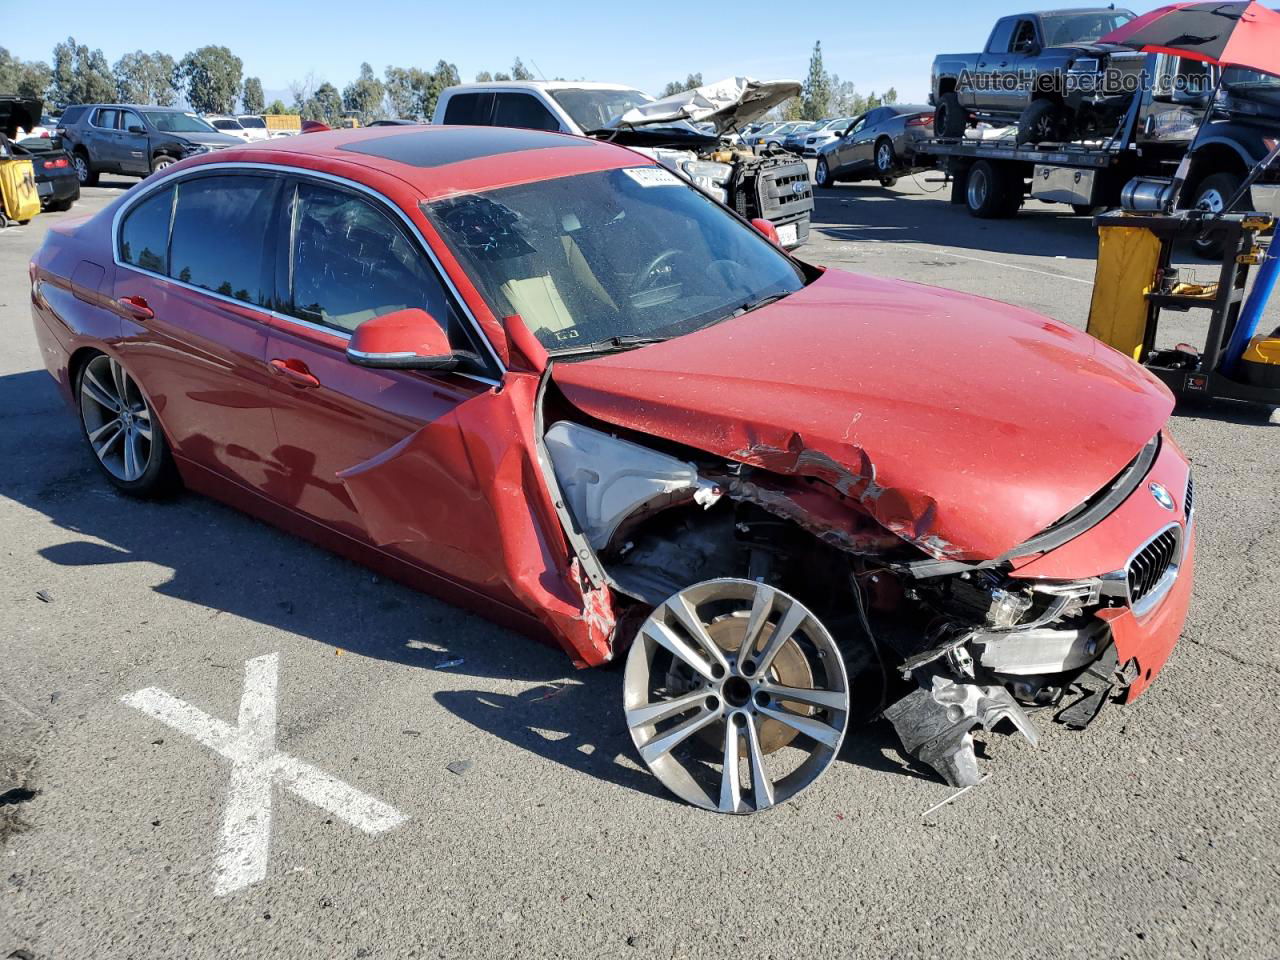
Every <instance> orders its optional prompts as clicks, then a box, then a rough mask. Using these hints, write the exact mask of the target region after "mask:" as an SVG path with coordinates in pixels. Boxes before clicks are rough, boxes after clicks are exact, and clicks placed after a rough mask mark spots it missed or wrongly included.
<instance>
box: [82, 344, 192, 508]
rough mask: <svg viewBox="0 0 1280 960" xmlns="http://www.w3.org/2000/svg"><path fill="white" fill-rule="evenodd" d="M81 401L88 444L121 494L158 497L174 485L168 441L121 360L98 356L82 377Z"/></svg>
mask: <svg viewBox="0 0 1280 960" xmlns="http://www.w3.org/2000/svg"><path fill="white" fill-rule="evenodd" d="M77 397H78V400H79V404H80V422H81V425H82V426H83V427H84V436H85V440H86V441H87V442H88V444H89V448H90V449H91V450H92V451H93V455H94V456H95V457H96V458H97V460H98V465H99V466H100V467H101V468H102V470H103V472H104V473H105V474H106V475H107V479H108V480H110V481H111V482H112V484H114V485H115V486H116V487H117V488H118V489H119V490H122V491H124V492H125V493H130V494H134V495H137V496H154V495H156V494H159V493H162V492H164V491H165V490H166V489H168V488H169V487H170V486H172V484H173V480H174V475H175V474H174V468H173V461H172V458H171V457H170V456H169V448H168V445H167V444H166V443H165V439H164V435H163V434H162V433H161V432H160V429H159V427H158V426H157V425H156V424H155V418H154V417H153V416H152V414H151V406H150V404H148V403H147V398H146V397H145V396H143V393H142V391H141V390H140V389H139V387H138V384H137V382H136V381H135V380H134V379H133V377H131V376H130V375H129V372H128V371H127V370H125V368H124V366H123V365H122V364H121V363H120V361H119V360H116V359H115V358H114V357H108V356H106V355H105V354H98V355H97V356H96V357H94V358H93V359H92V360H90V361H89V362H88V363H86V364H85V365H84V368H83V369H82V370H81V371H80V378H79V390H78V391H77Z"/></svg>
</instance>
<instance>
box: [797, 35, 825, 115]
mask: <svg viewBox="0 0 1280 960" xmlns="http://www.w3.org/2000/svg"><path fill="white" fill-rule="evenodd" d="M800 101H801V108H800V116H801V119H804V120H821V119H822V118H823V117H825V116H826V115H827V111H828V110H829V109H830V107H831V86H830V78H829V77H828V76H827V72H826V70H824V69H823V67H822V41H821V40H819V41H818V42H817V43H815V44H814V45H813V53H812V54H810V56H809V76H808V78H807V79H806V80H805V82H804V89H803V91H802V92H801V94H800Z"/></svg>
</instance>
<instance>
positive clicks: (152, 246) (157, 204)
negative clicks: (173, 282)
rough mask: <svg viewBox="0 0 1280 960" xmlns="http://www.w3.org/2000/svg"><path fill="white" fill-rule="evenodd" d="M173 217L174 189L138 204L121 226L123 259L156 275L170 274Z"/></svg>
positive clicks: (155, 194) (162, 191) (152, 196)
mask: <svg viewBox="0 0 1280 960" xmlns="http://www.w3.org/2000/svg"><path fill="white" fill-rule="evenodd" d="M172 218H173V188H172V187H170V188H169V189H168V190H161V191H160V192H159V193H153V194H152V195H151V196H149V197H147V199H145V200H143V201H142V202H141V203H137V204H134V206H133V208H132V209H131V210H130V211H129V213H128V214H127V215H126V216H125V218H124V223H123V224H122V225H121V227H120V259H121V260H123V261H124V262H125V263H131V264H133V265H134V266H135V267H141V268H142V269H143V270H150V271H152V272H153V273H168V270H169V224H170V222H171V220H172Z"/></svg>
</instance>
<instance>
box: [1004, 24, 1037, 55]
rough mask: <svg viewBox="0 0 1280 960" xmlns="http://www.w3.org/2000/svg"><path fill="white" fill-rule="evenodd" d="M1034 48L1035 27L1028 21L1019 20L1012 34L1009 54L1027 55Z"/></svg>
mask: <svg viewBox="0 0 1280 960" xmlns="http://www.w3.org/2000/svg"><path fill="white" fill-rule="evenodd" d="M1035 46H1036V25H1035V23H1033V22H1032V21H1030V20H1019V21H1018V29H1017V30H1016V31H1014V34H1013V44H1012V49H1011V50H1010V53H1021V54H1029V53H1030V52H1031V51H1032V50H1034V49H1035Z"/></svg>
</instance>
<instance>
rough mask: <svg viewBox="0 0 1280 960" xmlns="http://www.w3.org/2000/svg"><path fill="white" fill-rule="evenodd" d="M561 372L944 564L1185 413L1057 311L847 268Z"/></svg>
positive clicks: (988, 544)
mask: <svg viewBox="0 0 1280 960" xmlns="http://www.w3.org/2000/svg"><path fill="white" fill-rule="evenodd" d="M552 376H553V379H554V380H555V382H556V384H557V385H558V386H559V387H560V389H561V390H562V391H563V393H564V394H565V396H566V397H567V398H568V399H569V401H570V402H572V403H573V404H574V405H575V406H577V407H578V408H579V409H581V410H583V411H584V412H586V413H588V414H590V415H591V416H594V417H597V418H598V419H600V420H604V421H607V422H609V423H612V424H615V425H617V426H620V427H625V428H628V429H631V430H636V431H639V432H641V433H647V434H650V435H652V436H657V437H663V438H665V439H667V440H671V441H676V442H679V443H682V444H686V445H688V446H691V447H695V448H698V449H700V450H705V451H707V452H708V453H713V454H717V455H719V456H723V457H726V458H728V459H732V460H737V461H741V462H743V463H747V464H751V465H754V466H758V467H762V468H765V469H767V470H771V471H774V472H776V473H783V474H794V475H800V476H810V477H818V478H820V479H822V480H824V481H826V482H827V483H830V484H832V485H833V486H835V487H836V488H837V489H838V490H840V492H841V493H843V494H845V495H846V496H850V497H855V498H857V499H858V500H859V501H860V502H861V503H862V504H863V505H864V506H865V507H866V509H867V510H869V511H870V513H871V514H872V515H873V516H874V517H875V518H876V519H877V520H878V521H879V522H880V523H881V524H883V525H884V526H885V527H887V528H888V529H890V530H892V531H893V532H894V533H896V534H898V535H899V536H901V537H902V538H904V539H906V540H908V541H910V542H912V543H915V544H916V545H917V546H919V547H921V548H922V549H923V550H925V552H926V553H928V554H930V555H931V556H934V557H936V558H939V559H951V560H963V561H967V562H978V561H981V560H987V559H991V558H994V557H998V556H1001V555H1002V554H1004V553H1006V552H1008V551H1009V550H1011V549H1012V548H1014V547H1016V546H1017V545H1018V544H1020V543H1022V542H1023V541H1025V540H1028V539H1030V538H1031V537H1032V536H1034V535H1035V534H1037V533H1039V532H1040V531H1042V530H1043V529H1045V528H1046V527H1048V526H1049V525H1051V524H1052V523H1054V522H1055V521H1056V520H1058V519H1060V518H1061V517H1063V516H1064V515H1065V514H1067V513H1068V512H1069V511H1071V510H1072V509H1074V508H1075V507H1076V506H1078V505H1079V504H1081V503H1082V502H1084V501H1085V500H1086V499H1088V498H1089V497H1090V496H1092V495H1093V494H1095V493H1096V492H1097V491H1098V490H1100V489H1101V488H1102V487H1103V486H1104V485H1105V484H1107V483H1108V482H1109V481H1110V480H1112V479H1113V478H1114V477H1115V476H1116V475H1117V474H1118V473H1120V471H1121V470H1122V469H1123V468H1124V467H1125V466H1126V465H1127V464H1128V462H1129V461H1130V460H1132V459H1133V458H1134V457H1135V456H1137V454H1138V452H1139V451H1140V450H1141V448H1142V447H1143V445H1144V444H1146V443H1147V441H1149V440H1150V439H1151V438H1152V437H1153V436H1154V435H1155V434H1156V432H1157V431H1158V430H1159V429H1160V428H1161V426H1162V425H1163V424H1164V422H1165V420H1166V419H1167V418H1168V416H1169V413H1170V411H1171V410H1172V408H1173V397H1172V395H1171V394H1170V393H1169V391H1168V390H1167V389H1166V388H1165V387H1164V386H1163V385H1162V384H1161V383H1160V382H1159V381H1158V380H1156V378H1155V377H1153V376H1152V375H1151V374H1149V373H1147V372H1146V371H1145V370H1143V369H1142V368H1141V367H1139V366H1138V365H1137V364H1135V363H1134V362H1132V361H1131V360H1129V359H1128V358H1127V357H1125V356H1123V355H1122V354H1120V353H1118V352H1116V351H1115V350H1112V349H1111V348H1110V347H1107V346H1105V345H1103V344H1102V343H1100V342H1098V341H1097V340H1094V339H1093V338H1092V337H1089V336H1088V335H1086V334H1084V333H1081V332H1080V331H1078V330H1075V329H1072V328H1071V327H1067V326H1064V325H1063V324H1060V323H1058V322H1056V321H1054V320H1050V319H1048V318H1047V317H1042V316H1039V315H1037V314H1034V313H1030V312H1028V311H1026V310H1022V309H1018V308H1016V307H1011V306H1009V305H1007V304H1003V303H998V302H996V301H992V300H986V299H983V298H981V297H975V296H970V295H968V294H961V293H954V292H952V291H948V290H939V289H935V288H932V287H925V286H920V285H917V284H911V283H904V282H901V281H894V280H880V279H874V278H870V277H860V276H853V275H851V274H847V273H842V272H839V271H835V270H828V271H827V272H826V273H825V274H824V275H823V276H822V277H821V279H819V280H817V281H816V282H814V283H812V284H810V285H809V286H808V287H806V288H805V289H804V290H802V291H800V292H799V293H796V294H793V295H792V296H790V297H788V298H786V299H785V300H782V301H779V302H778V303H776V304H773V305H771V306H768V307H764V308H761V309H759V310H756V311H753V312H751V313H748V314H745V315H743V316H741V317H738V318H736V319H733V320H729V321H726V322H724V323H720V324H717V325H715V326H712V327H709V328H707V329H705V330H700V331H698V332H697V333H693V334H690V335H688V336H684V337H680V338H678V339H675V340H669V341H667V342H666V343H659V344H654V345H652V346H648V347H644V348H641V349H638V350H633V351H629V352H625V353H619V354H613V355H608V356H601V357H596V358H593V359H589V360H583V361H578V362H561V363H558V364H556V365H555V367H554V369H553V373H552Z"/></svg>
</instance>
